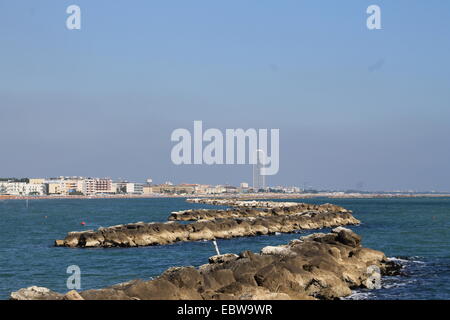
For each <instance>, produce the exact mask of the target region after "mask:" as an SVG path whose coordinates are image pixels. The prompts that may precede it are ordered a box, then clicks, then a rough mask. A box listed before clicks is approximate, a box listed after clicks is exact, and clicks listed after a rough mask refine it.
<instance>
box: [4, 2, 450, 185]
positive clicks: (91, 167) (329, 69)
mask: <svg viewBox="0 0 450 320" xmlns="http://www.w3.org/2000/svg"><path fill="white" fill-rule="evenodd" d="M71 4H76V5H79V6H80V7H81V15H82V16H81V19H82V26H81V30H75V31H69V30H67V29H66V26H65V23H66V18H67V16H68V14H66V8H67V7H68V6H69V5H71ZM371 4H377V5H379V6H380V7H381V10H382V11H381V12H382V28H383V29H382V30H373V31H371V30H368V29H367V27H366V19H367V17H368V15H367V14H366V9H367V7H368V6H369V5H371ZM449 57H450V2H449V1H447V0H442V1H439V0H432V1H425V0H420V1H418V0H391V1H379V0H372V1H365V0H348V1H334V0H333V1H317V0H307V1H306V0H305V1H299V0H282V1H274V0H246V1H242V0H240V1H238V0H228V1H224V0H223V1H207V0H195V1H181V0H178V1H177V0H172V1H162V0H160V1H132V2H130V1H106V0H103V1H102V0H96V1H87V0H71V1H56V0H53V1H50V0H40V1H31V0H27V1H6V0H0V143H1V154H0V176H3V177H41V176H59V175H81V176H108V177H113V178H119V177H122V178H127V179H131V180H138V181H144V180H145V179H146V178H147V177H152V178H153V179H154V181H155V182H157V183H158V182H164V181H166V180H171V181H174V182H198V183H211V184H219V183H232V184H238V183H239V182H241V181H247V182H250V183H251V179H252V176H251V173H252V171H251V168H250V167H249V166H248V165H229V166H225V165H223V166H217V165H215V166H207V165H201V166H186V165H184V166H175V165H174V164H172V162H171V159H170V151H171V149H172V147H173V145H174V143H172V142H171V141H170V135H171V133H172V131H173V130H174V129H177V128H187V129H189V130H191V131H192V129H193V121H194V120H202V121H203V125H204V127H205V128H219V129H221V130H225V129H226V128H244V129H247V128H268V129H271V128H279V129H280V140H281V145H280V171H279V173H278V174H277V175H276V176H271V177H268V179H267V182H268V184H270V185H279V184H283V185H298V186H304V185H305V184H306V185H311V186H313V187H317V188H337V189H347V188H356V187H358V188H363V189H367V190H395V189H414V190H441V191H442V190H447V191H450V148H449V145H450V121H449V120H450V59H449Z"/></svg>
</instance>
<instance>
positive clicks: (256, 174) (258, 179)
mask: <svg viewBox="0 0 450 320" xmlns="http://www.w3.org/2000/svg"><path fill="white" fill-rule="evenodd" d="M265 156H266V155H265V153H264V151H263V150H261V149H258V150H256V163H255V164H254V165H253V189H255V190H256V191H259V190H260V189H265V187H266V177H265V176H264V175H262V168H264V163H265Z"/></svg>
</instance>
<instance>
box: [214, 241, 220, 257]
mask: <svg viewBox="0 0 450 320" xmlns="http://www.w3.org/2000/svg"><path fill="white" fill-rule="evenodd" d="M213 244H214V248H215V249H216V252H217V255H218V256H220V251H219V246H218V245H217V241H216V240H213Z"/></svg>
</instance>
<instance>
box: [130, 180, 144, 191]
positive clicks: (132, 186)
mask: <svg viewBox="0 0 450 320" xmlns="http://www.w3.org/2000/svg"><path fill="white" fill-rule="evenodd" d="M126 192H127V193H128V194H143V193H144V185H143V184H140V183H133V182H128V183H127V185H126Z"/></svg>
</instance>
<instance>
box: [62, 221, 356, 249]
mask: <svg viewBox="0 0 450 320" xmlns="http://www.w3.org/2000/svg"><path fill="white" fill-rule="evenodd" d="M359 223H360V222H359V220H357V219H356V218H355V217H353V216H352V215H351V213H349V212H307V213H296V214H290V215H280V216H267V217H250V218H238V219H215V220H200V221H197V222H193V223H190V224H181V223H178V222H166V223H144V222H138V223H133V224H127V225H118V226H112V227H108V228H99V229H98V230H96V231H94V230H88V231H81V232H69V233H68V235H67V236H66V238H65V239H64V240H56V241H55V245H56V246H61V247H81V248H92V247H104V248H108V247H138V246H151V245H165V244H171V243H175V242H180V241H198V240H214V239H230V238H234V237H248V236H258V235H267V234H274V233H276V232H280V233H289V232H294V231H297V230H308V229H321V228H332V227H337V226H343V225H355V224H359Z"/></svg>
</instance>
